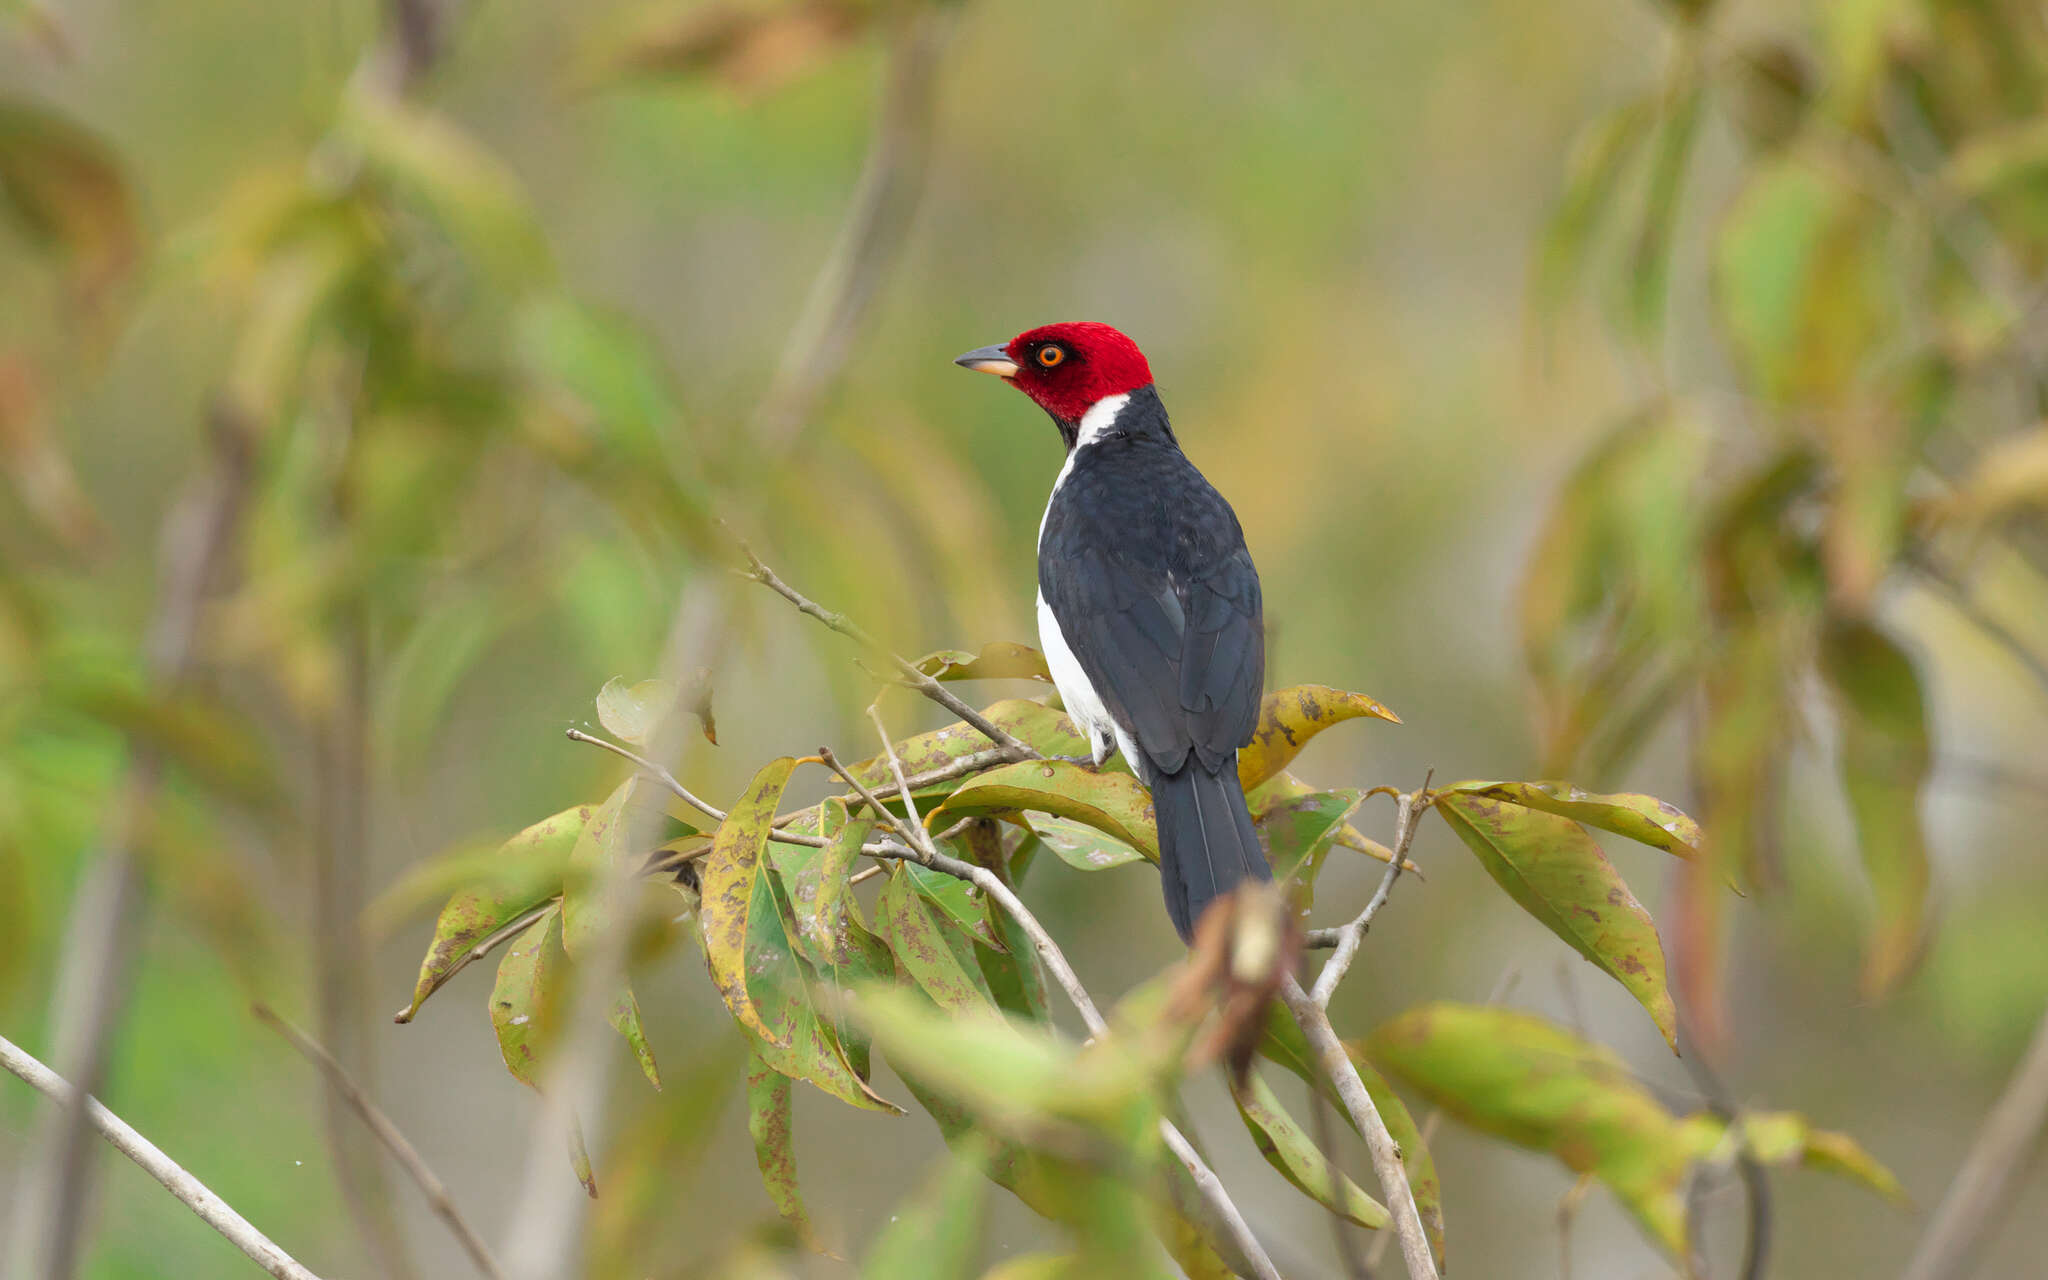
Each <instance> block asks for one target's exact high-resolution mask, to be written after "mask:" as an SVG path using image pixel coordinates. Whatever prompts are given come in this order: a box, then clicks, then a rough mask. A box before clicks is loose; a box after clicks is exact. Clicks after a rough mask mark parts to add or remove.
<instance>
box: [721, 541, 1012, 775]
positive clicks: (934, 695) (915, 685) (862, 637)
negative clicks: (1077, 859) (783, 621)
mask: <svg viewBox="0 0 2048 1280" xmlns="http://www.w3.org/2000/svg"><path fill="white" fill-rule="evenodd" d="M739 546H740V551H741V552H742V553H743V554H745V556H746V557H747V563H748V565H749V566H750V568H749V570H748V571H747V572H745V573H743V574H742V575H741V576H742V577H745V578H749V579H751V580H753V581H755V582H758V583H760V584H761V585H762V586H764V587H767V588H768V589H769V590H770V591H773V592H774V593H775V594H776V595H779V596H781V597H782V598H783V599H785V600H787V601H789V602H790V603H791V604H793V605H795V606H796V607H797V611H798V612H800V613H804V614H808V615H809V616H811V617H813V618H816V619H817V620H818V621H819V622H822V623H824V624H825V625H826V626H827V627H829V628H831V629H832V630H834V631H837V632H838V633H839V634H840V635H843V636H845V637H846V638H847V639H849V640H852V641H853V642H854V643H855V644H858V645H861V646H863V647H865V648H866V649H868V650H869V651H871V652H872V653H874V654H875V655H876V656H878V657H883V658H887V659H888V660H889V662H890V663H891V664H892V665H894V666H895V668H896V669H897V671H899V672H901V673H902V675H903V679H904V682H905V683H906V684H907V685H908V686H909V687H910V688H912V689H915V690H916V691H917V692H919V693H921V694H923V695H924V696H925V697H927V698H930V699H931V700H932V701H933V702H936V703H938V704H939V705H940V706H942V707H944V708H945V709H946V710H948V711H950V712H952V713H953V714H954V715H956V716H958V717H960V718H961V719H962V720H965V721H966V722H967V723H968V724H971V725H973V726H974V727H975V728H976V729H978V730H980V731H981V733H982V736H984V737H986V738H987V739H988V740H989V741H990V742H993V743H995V744H996V749H997V750H999V751H1001V752H1003V753H1004V758H1005V759H1008V760H1013V761H1014V760H1036V759H1037V758H1038V752H1036V751H1034V750H1032V749H1031V747H1030V746H1029V745H1027V744H1025V743H1023V742H1020V741H1018V740H1017V739H1016V738H1015V737H1014V736H1013V735H1011V734H1010V732H1009V731H1008V730H1006V729H1003V728H1001V727H1000V726H998V725H996V724H994V723H992V722H990V720H989V718H988V717H987V716H984V715H983V714H981V712H979V711H976V710H975V709H974V708H973V707H970V706H968V705H967V703H966V702H964V701H962V700H961V698H960V695H958V694H956V693H954V692H953V691H952V690H951V689H948V688H947V687H946V686H945V685H944V684H943V683H941V682H940V681H938V680H935V679H933V678H932V677H931V676H928V675H926V674H925V673H924V672H922V671H919V670H918V669H917V666H916V664H914V663H912V662H910V661H908V660H906V659H905V658H904V657H903V656H902V655H900V654H898V653H896V652H894V651H893V650H891V649H890V648H889V646H887V645H885V644H883V643H882V642H881V641H879V640H877V639H875V638H874V637H873V636H872V635H869V634H868V633H867V631H866V630H865V629H863V628H862V627H861V626H860V624H859V623H856V622H854V621H852V620H851V619H849V618H848V617H847V616H846V615H845V614H843V613H835V612H833V611H832V610H830V609H827V608H826V607H825V606H823V605H821V604H819V603H818V602H817V601H815V600H812V599H811V598H810V597H808V596H806V595H804V594H803V593H802V592H800V591H798V590H797V589H796V588H795V587H792V586H790V585H789V584H788V583H787V582H784V581H783V580H782V578H781V576H780V575H778V574H777V573H776V572H775V570H773V569H771V568H769V567H768V565H767V564H766V563H765V562H763V561H762V559H761V557H760V556H757V555H755V554H754V549H753V548H752V547H750V546H748V545H747V544H746V543H745V542H741V543H740V544H739Z"/></svg>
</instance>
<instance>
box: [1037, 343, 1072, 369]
mask: <svg viewBox="0 0 2048 1280" xmlns="http://www.w3.org/2000/svg"><path fill="white" fill-rule="evenodd" d="M1066 358H1067V353H1066V351H1065V349H1064V348H1061V347H1040V348H1039V349H1038V365H1039V367H1040V368H1042V369H1050V368H1052V367H1053V366H1054V365H1056V364H1058V363H1059V362H1060V361H1062V360H1064V359H1066Z"/></svg>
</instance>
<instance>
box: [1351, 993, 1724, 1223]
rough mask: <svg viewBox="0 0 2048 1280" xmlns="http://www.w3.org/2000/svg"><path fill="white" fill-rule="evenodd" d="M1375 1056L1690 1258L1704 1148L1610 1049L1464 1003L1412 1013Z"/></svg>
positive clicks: (1390, 1027) (1373, 1045)
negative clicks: (1688, 1203) (1693, 1196)
mask: <svg viewBox="0 0 2048 1280" xmlns="http://www.w3.org/2000/svg"><path fill="white" fill-rule="evenodd" d="M1365 1049H1366V1052H1367V1053H1368V1054H1369V1055H1370V1056H1371V1058H1372V1060H1373V1061H1374V1062H1376V1063H1378V1064H1379V1065H1380V1066H1382V1067H1383V1068H1385V1069H1386V1070H1387V1071H1388V1072H1389V1073H1391V1074H1392V1075H1394V1076H1396V1077H1398V1078H1399V1079H1400V1080H1401V1081H1402V1082H1404V1083H1405V1084H1407V1085H1408V1086H1409V1087H1410V1088H1412V1089H1414V1090H1416V1091H1417V1092H1419V1093H1421V1094H1423V1095H1424V1096H1425V1097H1427V1098H1428V1099H1429V1100H1430V1101H1432V1102H1434V1103H1435V1104H1437V1105H1438V1106H1440V1107H1442V1108H1443V1109H1444V1110H1445V1111H1446V1112H1448V1113H1450V1114H1451V1115H1452V1116H1454V1117H1456V1118H1457V1119H1458V1120H1460V1121H1462V1122H1464V1123H1465V1124H1468V1125H1471V1126H1472V1127H1473V1128H1475V1129H1478V1130H1481V1131H1482V1132H1485V1133H1490V1134H1492V1135H1494V1136H1495V1137H1498V1138H1503V1139H1505V1140H1507V1141H1509V1142H1512V1143H1515V1144H1517V1145H1519V1146H1524V1147H1528V1148H1530V1149H1532V1150H1536V1151H1543V1152H1547V1153H1549V1154H1550V1155H1552V1156H1554V1157H1555V1158H1556V1159H1558V1160H1559V1161H1560V1162H1562V1163H1563V1164H1564V1165H1565V1167H1566V1168H1568V1169H1571V1170H1572V1171H1573V1172H1575V1173H1582V1174H1591V1175H1593V1176H1594V1177H1597V1178H1599V1179H1600V1180H1601V1181H1602V1182H1603V1183H1605V1184H1606V1185H1607V1187H1608V1188H1609V1189H1610V1190H1611V1191H1613V1192H1614V1193H1615V1195H1616V1196H1617V1197H1618V1198H1619V1199H1620V1200H1621V1202H1622V1204H1623V1205H1624V1206H1625V1207H1626V1208H1627V1209H1628V1210H1629V1212H1630V1213H1631V1214H1633V1215H1634V1216H1635V1218H1636V1220H1637V1221H1638V1222H1639V1223H1641V1224H1642V1226H1643V1228H1644V1230H1645V1231H1647V1232H1648V1233H1649V1235H1650V1238H1651V1239H1653V1240H1655V1241H1656V1242H1657V1243H1659V1244H1660V1245H1662V1246H1663V1247H1664V1248H1665V1249H1666V1250H1668V1251H1669V1252H1670V1253H1672V1254H1673V1255H1674V1256H1681V1255H1682V1254H1683V1252H1684V1249H1685V1196H1684V1184H1685V1175H1686V1171H1687V1169H1688V1168H1689V1167H1690V1165H1691V1162H1692V1159H1693V1157H1694V1156H1695V1155H1696V1154H1698V1152H1697V1148H1696V1145H1695V1144H1693V1143H1690V1142H1688V1141H1687V1140H1686V1137H1685V1135H1684V1134H1683V1133H1682V1132H1681V1130H1680V1126H1679V1123H1678V1122H1677V1121H1676V1120H1675V1119H1674V1118H1673V1117H1672V1116H1671V1114H1670V1113H1669V1112H1668V1111H1666V1110H1665V1109H1664V1107H1663V1106H1662V1105H1661V1104H1659V1103H1658V1102H1657V1100H1656V1099H1655V1098H1653V1097H1652V1096H1650V1094H1649V1093H1648V1091H1646V1090H1645V1089H1643V1088H1642V1086H1640V1085H1638V1084H1637V1083H1636V1082H1635V1079H1634V1077H1633V1076H1632V1075H1631V1074H1630V1073H1629V1070H1628V1068H1627V1067H1626V1066H1625V1065H1624V1064H1623V1063H1622V1062H1621V1060H1620V1059H1618V1058H1616V1057H1615V1056H1614V1055H1613V1054H1612V1053H1611V1052H1609V1051H1608V1050H1607V1049H1605V1048H1603V1047H1601V1046H1599V1045H1596V1044H1593V1043H1591V1042H1589V1041H1586V1040H1582V1039H1580V1038H1579V1037H1577V1036H1574V1035H1572V1034H1571V1033H1570V1032H1568V1031H1566V1030H1564V1029H1563V1028H1562V1027H1558V1026H1555V1025H1553V1024H1551V1023H1548V1022H1545V1021H1544V1020H1542V1019H1540V1018H1537V1017H1533V1016H1531V1015H1529V1014H1525V1013H1517V1012H1513V1011H1510V1010H1506V1009H1500V1008H1495V1007H1490V1006H1488V1007H1480V1006H1474V1005H1458V1004H1431V1005H1424V1006H1422V1007H1421V1008H1417V1009H1411V1010H1409V1011H1408V1012H1407V1013H1404V1014H1402V1015H1400V1016H1399V1017H1397V1018H1395V1019H1393V1020H1392V1021H1391V1022H1388V1023H1386V1024H1385V1025H1383V1026H1381V1027H1380V1028H1379V1029H1378V1030H1377V1031H1375V1032H1373V1034H1372V1035H1371V1036H1370V1037H1368V1038H1367V1041H1366V1045H1365Z"/></svg>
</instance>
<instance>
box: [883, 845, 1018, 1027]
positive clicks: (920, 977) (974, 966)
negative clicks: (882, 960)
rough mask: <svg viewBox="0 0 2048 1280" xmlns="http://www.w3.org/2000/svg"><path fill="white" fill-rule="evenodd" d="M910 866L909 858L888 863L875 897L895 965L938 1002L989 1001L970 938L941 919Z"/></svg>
mask: <svg viewBox="0 0 2048 1280" xmlns="http://www.w3.org/2000/svg"><path fill="white" fill-rule="evenodd" d="M911 872H912V868H911V866H910V864H909V863H905V862H899V863H897V864H896V865H895V866H893V867H891V868H890V869H889V875H888V880H887V883H885V884H884V885H883V886H882V896H881V897H880V898H879V899H878V900H877V901H876V903H875V916H876V923H877V924H878V925H879V926H880V929H881V935H882V940H883V941H884V942H886V943H888V944H889V950H890V951H892V952H894V953H895V956H896V963H897V966H898V967H899V968H901V969H902V971H903V972H904V973H905V974H906V975H908V976H909V978H910V979H911V980H912V981H913V982H915V983H917V985H918V986H919V987H920V988H922V989H923V990H924V993H925V994H926V995H928V996H930V997H931V998H932V999H933V1000H934V1001H936V1002H938V1005H939V1007H940V1008H943V1009H956V1010H957V1009H969V1008H975V1007H987V1006H993V1005H994V1004H995V996H994V994H993V993H991V992H990V991H989V989H988V979H987V978H986V977H984V976H983V974H982V972H981V966H980V965H979V963H978V962H977V961H976V960H975V956H974V943H973V942H972V941H971V940H969V939H968V937H967V936H966V934H965V933H963V932H962V931H961V930H960V929H959V928H957V927H955V926H954V925H952V924H950V923H949V922H948V921H947V920H946V918H945V916H944V912H943V910H942V909H941V908H939V907H937V906H936V905H935V904H934V903H933V902H932V901H931V899H930V898H929V897H928V896H927V895H926V894H925V893H924V891H923V889H922V888H921V887H920V885H919V884H918V882H917V880H916V879H915V878H914V877H913V875H912V874H911Z"/></svg>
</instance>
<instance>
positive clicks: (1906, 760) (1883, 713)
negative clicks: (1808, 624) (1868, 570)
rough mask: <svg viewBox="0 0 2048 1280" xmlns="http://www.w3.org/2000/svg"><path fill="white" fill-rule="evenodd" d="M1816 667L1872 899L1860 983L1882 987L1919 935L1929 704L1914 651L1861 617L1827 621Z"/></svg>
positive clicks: (1909, 963) (1892, 979) (1878, 991)
mask: <svg viewBox="0 0 2048 1280" xmlns="http://www.w3.org/2000/svg"><path fill="white" fill-rule="evenodd" d="M1820 666H1821V671H1822V673H1823V674H1824V675H1825V676H1826V678H1827V681H1828V685H1829V687H1830V688H1831V689H1832V690H1833V692H1834V699H1835V710H1836V715H1837V717H1838V718H1839V720H1840V723H1841V741H1840V745H1839V756H1840V766H1841V772H1842V789H1843V790H1844V791H1845V792H1846V793H1847V795H1848V797H1849V812H1850V815H1851V816H1852V817H1853V818H1854V819H1855V822H1856V840H1857V845H1858V847H1859V848H1860V849H1861V851H1862V854H1863V869H1864V874H1865V875H1866V876H1867V877H1868V878H1869V881H1870V889H1871V895H1872V897H1873V898H1874V899H1875V902H1876V907H1877V910H1876V919H1875V921H1874V923H1873V925H1872V927H1871V930H1870V935H1869V938H1868V940H1867V944H1866V949H1865V955H1864V965H1863V989H1864V993H1865V994H1866V995H1870V996H1877V995H1883V994H1885V993H1888V992H1890V991H1891V990H1893V989H1894V988H1895V987H1897V986H1898V984H1899V983H1900V981H1902V980H1903V979H1904V978H1905V977H1906V975H1907V974H1908V973H1910V972H1911V971H1912V969H1913V966H1914V965H1915V963H1917V961H1918V959H1919V955H1920V949H1921V945H1922V942H1923V939H1924V937H1925V934H1926V927H1927V925H1926V915H1927V885H1928V878H1929V873H1928V865H1927V840H1926V835H1925V830H1924V828H1923V827H1922V825H1921V820H1920V792H1921V790H1922V788H1923V787H1925V786H1926V783H1927V775H1928V771H1929V765H1930V755H1931V753H1930V751H1929V749H1928V744H1927V711H1926V708H1925V706H1924V705H1923V704H1922V700H1921V695H1920V678H1919V676H1918V675H1917V674H1916V673H1915V672H1914V670H1913V663H1912V660H1911V659H1910V658H1908V657H1907V656H1906V654H1905V653H1904V651H1902V650H1901V649H1900V648H1899V647H1898V646H1897V645H1896V644H1894V643H1893V642H1892V641H1891V640H1890V639H1889V638H1888V637H1886V636H1885V634H1884V633H1883V632H1881V631H1879V630H1878V629H1877V628H1876V627H1874V626H1872V625H1870V624H1869V623H1867V622H1863V621H1860V620H1852V619H1844V618H1836V619H1832V620H1830V621H1829V623H1828V625H1827V626H1826V627H1825V628H1824V630H1823V632H1822V636H1821V662H1820Z"/></svg>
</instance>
